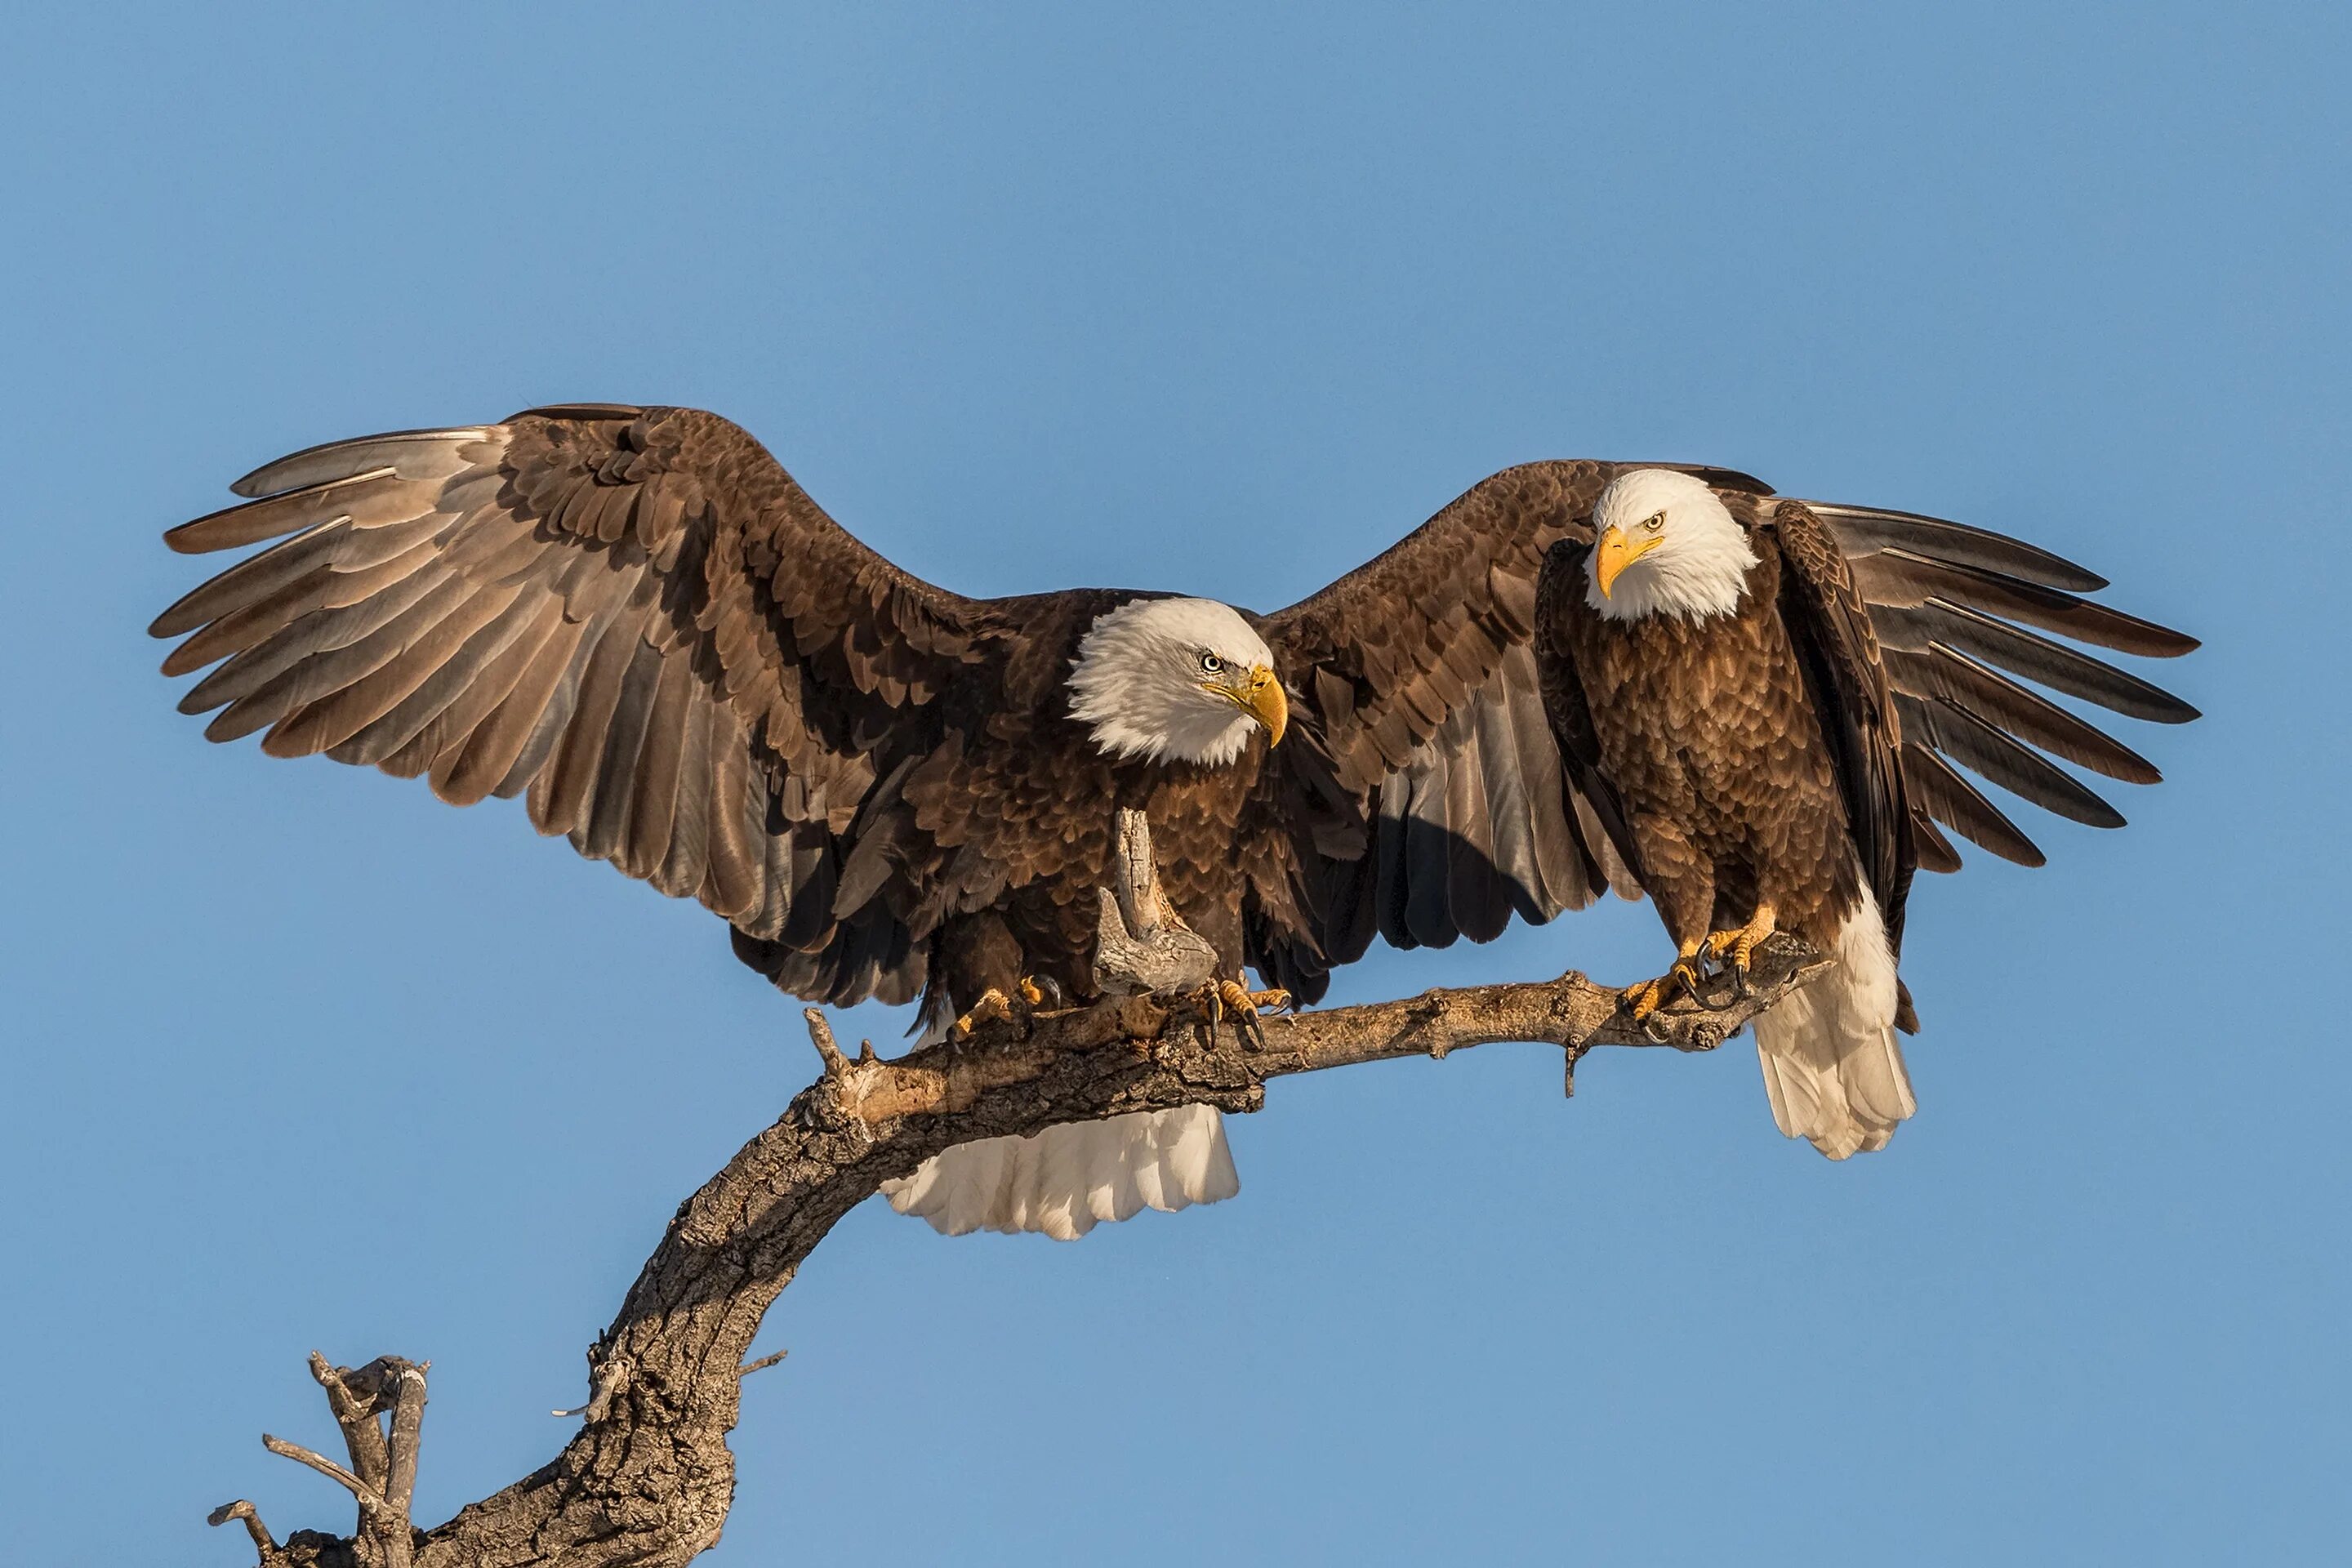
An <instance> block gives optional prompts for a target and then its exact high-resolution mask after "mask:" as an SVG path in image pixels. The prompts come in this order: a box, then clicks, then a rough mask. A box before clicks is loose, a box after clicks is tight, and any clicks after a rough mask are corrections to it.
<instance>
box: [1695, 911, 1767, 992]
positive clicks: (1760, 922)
mask: <svg viewBox="0 0 2352 1568" xmlns="http://www.w3.org/2000/svg"><path fill="white" fill-rule="evenodd" d="M1777 918H1778V917H1777V915H1776V914H1775V913H1774V911H1773V909H1772V906H1771V905H1770V904H1769V903H1759V904H1758V905H1757V906H1756V915H1755V918H1754V919H1752V920H1750V921H1748V923H1747V924H1746V925H1744V926H1736V927H1734V928H1733V929H1731V930H1730V931H1713V932H1710V933H1709V934H1708V936H1707V939H1706V952H1707V956H1708V957H1709V958H1712V959H1714V960H1715V961H1716V962H1717V963H1722V962H1723V959H1724V955H1725V954H1727V953H1728V954H1729V955H1730V957H1731V987H1732V994H1733V995H1735V996H1745V995H1747V994H1748V963H1749V961H1750V960H1751V959H1753V958H1754V957H1755V956H1756V944H1757V943H1758V942H1762V941H1763V940H1764V939H1765V938H1766V937H1768V936H1770V935H1771V934H1772V932H1773V931H1774V930H1775V929H1777V928H1776V927H1775V925H1774V923H1773V922H1774V921H1775V920H1776V919H1777Z"/></svg>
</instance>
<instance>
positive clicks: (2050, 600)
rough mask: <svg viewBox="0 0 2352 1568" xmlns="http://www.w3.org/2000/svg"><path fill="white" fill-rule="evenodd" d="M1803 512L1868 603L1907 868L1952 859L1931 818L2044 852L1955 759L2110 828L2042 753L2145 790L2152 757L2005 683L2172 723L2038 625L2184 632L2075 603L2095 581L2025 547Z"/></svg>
mask: <svg viewBox="0 0 2352 1568" xmlns="http://www.w3.org/2000/svg"><path fill="white" fill-rule="evenodd" d="M1804 507H1805V509H1806V510H1808V511H1809V512H1811V514H1812V515H1813V516H1814V517H1815V518H1817V519H1818V520H1819V521H1821V523H1822V524H1823V525H1825V526H1826V527H1827V528H1828V529H1829V531H1831V532H1832V534H1833V535H1834V536H1835V538H1836V541H1837V544H1838V548H1839V550H1840V551H1841V552H1842V553H1843V554H1844V556H1845V557H1846V559H1847V564H1848V567H1849V569H1850V570H1851V571H1852V573H1853V581H1854V585H1855V587H1856V589H1857V590H1858V591H1859V593H1860V594H1861V595H1862V598H1863V600H1864V603H1866V604H1867V605H1869V609H1870V619H1871V624H1872V626H1873V627H1874V630H1875V632H1876V634H1877V637H1878V642H1879V645H1880V647H1881V648H1882V649H1883V651H1884V655H1885V665H1886V671H1887V676H1888V679H1889V682H1890V684H1891V686H1892V688H1893V689H1894V692H1895V709H1896V712H1897V714H1898V715H1899V718H1900V721H1901V726H1902V732H1903V742H1904V752H1903V765H1904V773H1905V775H1906V781H1907V784H1908V786H1909V789H1908V793H1909V797H1910V800H1911V804H1912V806H1913V811H1914V826H1915V828H1916V830H1917V837H1918V843H1919V848H1920V864H1922V865H1924V866H1927V868H1930V869H1932V870H1939V871H1948V870H1955V869H1958V866H1959V857H1958V854H1957V853H1955V852H1954V851H1953V849H1952V847H1951V844H1950V841H1949V840H1948V839H1946V838H1945V837H1943V835H1942V834H1941V833H1940V832H1939V831H1937V826H1936V825H1937V824H1938V823H1941V824H1943V825H1944V826H1948V827H1950V828H1952V829H1953V830H1954V831H1956V832H1958V834H1959V835H1960V836H1961V837H1965V838H1967V839H1969V840H1970V841H1971V842H1973V843H1975V844H1977V845H1979V847H1983V848H1985V849H1989V850H1990V851H1991V852H1992V853H1994V854H1996V855H1999V856H2000V857H2001V858H2004V859H2008V860H2014V861H2016V862H2018V863H2019V864H2021V865H2027V866H2038V865H2040V864H2042V851H2041V850H2040V849H2039V848H2038V847H2035V845H2034V843H2033V841H2032V839H2031V838H2029V837H2027V836H2026V835H2025V833H2024V832H2023V831H2022V830H2021V829H2020V828H2019V827H2018V826H2017V825H2016V824H2015V823H2013V822H2011V820H2010V819H2009V818H2008V817H2007V816H2004V815H2002V813H2001V812H2000V808H1998V807H1997V806H1995V805H1993V804H1992V803H1991V802H1990V801H1989V800H1987V799H1986V798H1985V797H1984V795H1982V794H1980V793H1979V792H1978V791H1977V790H1976V789H1975V788H1974V787H1972V786H1971V785H1969V784H1968V783H1967V782H1966V781H1964V780H1963V779H1962V778H1961V777H1960V775H1959V774H1958V773H1956V772H1954V771H1953V769H1952V767H1951V766H1950V764H1951V763H1959V764H1960V765H1961V766H1963V767H1966V768H1968V769H1969V771H1970V772H1972V773H1977V774H1979V776H1981V777H1983V778H1985V779H1988V780H1990V781H1991V782H1992V783H1994V784H2000V786H2001V787H2002V788H2004V789H2007V790H2010V791H2012V792H2013V793H2015V794H2017V795H2022V796H2024V797H2025V798H2026V799H2028V800H2030V801H2032V802H2033V803H2034V804H2035V805H2041V806H2042V807H2044V808H2046V809H2048V810H2051V811H2054V812H2056V813H2058V814H2059V815H2061V816H2067V817H2071V818H2073V819H2074V820H2075V821H2077V822H2084V823H2088V824H2091V825H2092V826H2100V827H2118V826H2122V825H2123V821H2124V819H2123V816H2122V815H2121V814H2120V813H2118V812H2117V811H2116V809H2115V808H2114V807H2113V806H2112V805H2108V804H2107V803H2106V802H2105V800H2103V799H2101V798H2100V797H2099V796H2098V795H2096V794H2095V793H2093V792H2092V791H2091V790H2090V789H2088V788H2086V787H2085V786H2084V784H2082V783H2081V782H2080V781H2078V780H2077V779H2075V778H2074V776H2073V775H2072V774H2070V773H2066V772H2065V771H2064V770H2063V769H2061V768H2059V767H2058V766H2057V765H2056V764H2054V763H2052V762H2051V761H2049V759H2048V758H2047V757H2045V756H2044V755H2043V754H2042V753H2043V752H2049V753H2050V754H2051V755H2053V756H2057V757H2061V758H2063V759H2065V760H2066V761H2068V762H2072V763H2076V764H2078V765H2080V766H2082V767H2085V768H2088V769H2090V770H2092V771H2093V772H2095V773H2103V774H2105V776H2107V777H2109V778H2114V779H2121V780H2124V781H2126V782H2127V783H2131V784H2154V783H2156V782H2157V781H2158V779H2159V778H2160V777H2161V776H2162V775H2161V774H2160V773H2158V771H2157V768H2156V766H2155V764H2154V763H2150V762H2148V761H2147V759H2146V758H2145V757H2142V756H2140V755H2139V754H2138V753H2137V752H2134V751H2132V750H2131V749H2130V748H2129V747H2127V746H2125V745H2123V744H2122V743H2121V742H2117V741H2116V740H2115V739H2114V738H2113V737H2111V736H2109V735H2107V734H2105V733H2104V732H2103V731H2100V730H2098V729H2097V728H2095V726H2093V725H2092V724H2090V723H2088V722H2086V721H2084V720H2083V719H2081V718H2080V717H2078V716H2076V715H2075V714H2074V713H2073V712H2071V711H2069V710H2066V709H2063V708H2061V707H2060V706H2058V705H2057V704H2056V703H2054V702H2053V701H2051V700H2048V699H2047V698H2044V697H2042V696H2041V695H2040V694H2038V693H2036V692H2034V691H2033V690H2032V689H2029V688H2027V687H2026V686H2023V685H2021V684H2020V683H2019V682H2018V681H2016V680H2012V679H2010V676H2011V675H2016V676H2022V677H2024V678H2025V679H2027V680H2031V681H2033V682H2036V683H2037V684H2039V685H2042V686H2044V687H2047V688H2049V689H2052V690H2053V691H2058V692H2062V693H2063V694H2065V695H2067V696H2070V697H2074V698H2078V699H2081V700H2084V701H2087V702H2092V703H2095V704H2097V705H2098V706H2100V707H2102V708H2105V709H2107V710H2111V711H2114V712H2116V713H2121V714H2125V715H2126V716H2128V717H2131V718H2135V719H2147V720H2151V721H2155V722H2158V723H2164V724H2178V723H2181V722H2184V721H2188V720H2190V719H2194V718H2195V717H2197V710H2195V709H2194V708H2191V707H2190V706H2189V704H2188V703H2186V702H2183V701H2181V700H2179V698H2177V697H2175V696H2173V695H2172V694H2170V693H2169V692H2167V691H2165V690H2162V689H2159V688H2158V687H2156V686H2153V685H2151V684H2149V683H2148V682H2147V681H2145V680H2142V679H2139V678H2138V677H2137V676H2134V675H2130V674H2126V672H2125V671H2123V670H2120V669H2117V668H2115V667H2113V666H2112V665H2109V664H2106V663H2105V662H2103V661H2101V660H2099V659H2096V658H2091V657H2090V656H2088V655H2087V654H2084V653H2082V652H2080V651H2079V650H2077V649H2075V648H2073V647H2068V646H2066V645H2065V644H2064V643H2061V642H2058V641H2055V640H2053V638H2052V637H2045V636H2042V633H2043V632H2054V633H2057V634H2059V635H2061V636H2063V637H2070V638H2072V639H2074V641H2076V642H2081V643H2088V644H2091V645H2093V646H2095V647H2105V648H2114V649H2116V650H2119V651H2121V652H2125V653H2133V654H2138V655H2142V656H2144V657H2147V658H2173V657H2175V656H2178V655H2179V654H2184V653H2187V652H2189V650H2190V649H2192V648H2194V647H2196V646H2197V641H2196V639H2195V638H2193V637H2185V636H2183V635H2182V634H2180V633H2179V632H2176V631H2171V630H2169V629H2168V628H2166V627H2164V626H2157V625H2154V624H2153V623H2151V622H2148V621H2144V620H2141V619H2139V618H2138V617H2137V616H2127V615H2125V614H2124V613H2123V612H2121V611H2119V610H2115V609H2111V608H2109V607H2108V606H2106V605H2100V604H2095V603H2093V602H2092V601H2090V600H2088V599H2085V598H2083V597H2082V596H2081V595H2084V594H2087V593H2092V592H2095V591H2096V590H2097V589H2099V588H2102V587H2105V585H2106V584H2105V578H2103V577H2101V576H2099V575H2098V574H2096V573H2095V572H2091V571H2088V570H2086V569H2085V568H2084V567H2081V566H2078V565H2076V564H2075V563H2073V562H2071V561H2067V560H2064V559H2063V558H2061V557H2059V556H2056V555H2053V554H2052V553H2050V552H2048V551H2046V550H2042V549H2041V548H2039V547H2038V546H2035V545H2032V544H2027V543H2025V542H2022V541H2020V540H2015V539H2011V538H2009V537H2007V536H2006V535H2003V534H1999V533H1992V532H1989V531H1986V530H1983V529H1978V528H1970V527H1968V526H1967V525H1965V524H1962V523H1957V522H1949V521H1945V520H1943V519H1940V518H1933V517H1923V516H1920V515H1919V514H1917V513H1916V512H1900V511H1888V510H1881V509H1877V508H1872V507H1858V506H1849V505H1843V504H1838V503H1832V502H1825V501H1807V502H1805V503H1804ZM2032 628H2038V629H2032ZM2003 671H2007V672H2008V673H2007V674H2004V673H2002V672H2003ZM2037 748H2038V749H2037Z"/></svg>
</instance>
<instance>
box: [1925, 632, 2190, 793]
mask: <svg viewBox="0 0 2352 1568" xmlns="http://www.w3.org/2000/svg"><path fill="white" fill-rule="evenodd" d="M1885 658H1886V671H1887V674H1888V675H1890V676H1891V677H1893V678H1894V681H1895V689H1896V690H1898V691H1904V692H1907V693H1909V694H1910V695H1911V696H1914V697H1920V698H1939V699H1941V700H1943V701H1945V702H1947V703H1949V704H1950V705H1951V706H1953V707H1955V708H1958V709H1960V710H1962V711H1964V712H1967V713H1970V714H1973V715H1974V716H1975V717H1977V718H1979V719H1981V720H1983V721H1985V722H1987V723H1989V724H1991V725H1993V726H1994V727H1995V728H1997V729H2000V730H2002V731H2007V732H2008V733H2010V734H2011V735H2014V736H2015V737H2016V738H2017V739H2019V740H2021V741H2024V742H2028V743H2030V744H2032V745H2036V746H2039V747H2041V748H2042V750H2043V751H2045V752H2052V753H2053V754H2055V755H2057V756H2061V757H2063V758H2065V759H2066V760H2067V761H2068V762H2070V763H2080V764H2081V765H2082V766H2084V767H2086V768H2089V769H2091V770H2093V771H2094V772H2095V773H2105V774H2106V775H2107V777H2109V778H2111V779H2120V780H2122V781H2123V782H2124V783H2126V784H2159V783H2161V782H2163V778H2164V775H2163V774H2162V773H2158V771H2157V767H2156V764H2155V763H2151V762H2149V761H2148V760H2147V758H2146V757H2143V756H2141V755H2140V754H2139V753H2138V752H2135V751H2133V750H2132V749H2131V748H2130V747H2129V746H2126V745H2124V744H2123V743H2122V742H2118V741H2116V740H2113V739H2111V738H2110V737H2108V736H2107V735H2105V733H2103V732H2101V731H2098V730H2095V729H2093V728H2092V727H2091V726H2090V725H2088V724H2086V723H2084V721H2082V720H2080V719H2077V718H2076V717H2074V715H2073V714H2072V713H2069V712H2067V711H2066V710H2064V709H2063V708H2061V707H2059V706H2058V705H2057V704H2056V703H2054V702H2052V701H2050V700H2048V699H2047V698H2043V697H2039V696H2036V695H2035V694H2034V693H2032V692H2031V691H2028V690H2027V689H2025V688H2024V687H2022V686H2020V685H2018V684H2017V683H2016V682H2014V681H2011V680H2009V679H2005V678H2003V677H2001V676H2000V675H1997V674H1995V673H1994V672H1993V671H1991V670H1990V669H1988V668H1985V667H1984V666H1983V665H1980V664H1979V663H1977V662H1976V661H1975V660H1974V659H1972V658H1967V657H1966V656H1965V655H1962V654H1959V653H1957V652H1955V651H1954V650H1952V649H1951V648H1948V647H1945V646H1943V645H1942V644H1941V643H1931V644H1929V645H1928V647H1927V651H1926V652H1924V653H1908V652H1905V651H1903V650H1901V649H1896V648H1889V649H1886V650H1885Z"/></svg>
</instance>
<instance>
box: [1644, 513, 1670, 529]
mask: <svg viewBox="0 0 2352 1568" xmlns="http://www.w3.org/2000/svg"><path fill="white" fill-rule="evenodd" d="M1665 526H1666V514H1665V513H1664V512H1662V511H1654V512H1652V513H1651V514H1650V515H1649V516H1648V517H1646V518H1644V519H1643V521H1642V528H1643V531H1644V532H1648V533H1655V532H1657V531H1658V530H1660V529H1662V528H1664V527H1665Z"/></svg>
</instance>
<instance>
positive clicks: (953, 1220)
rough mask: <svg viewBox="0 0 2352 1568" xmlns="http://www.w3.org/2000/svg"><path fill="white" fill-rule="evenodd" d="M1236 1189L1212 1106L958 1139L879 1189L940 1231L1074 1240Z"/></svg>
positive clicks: (1222, 1129) (1220, 1124)
mask: <svg viewBox="0 0 2352 1568" xmlns="http://www.w3.org/2000/svg"><path fill="white" fill-rule="evenodd" d="M1241 1190H1242V1183H1241V1177H1240V1176H1239V1175H1238V1174H1237V1173H1235V1172H1234V1155H1233V1150H1232V1149H1231V1148H1229V1147H1228V1146H1227V1145H1226V1142H1225V1119H1224V1117H1223V1115H1222V1114H1220V1113H1219V1112H1218V1110H1217V1109H1216V1108H1215V1107H1214V1106H1209V1105H1185V1106H1180V1107H1178V1108H1177V1109H1176V1110H1141V1111H1137V1112H1135V1113H1133V1114H1132V1115H1128V1116H1114V1117H1111V1118H1110V1119H1108V1121H1076V1122H1072V1123H1070V1124H1069V1125H1067V1126H1064V1127H1049V1128H1047V1129H1046V1130H1045V1131H1043V1132H1040V1133H1037V1134H1036V1135H1034V1137H1029V1138H983V1139H982V1140H980V1141H979V1142H976V1143H960V1144H958V1145H956V1147H954V1148H952V1149H949V1150H946V1151H944V1152H940V1153H938V1154H934V1155H932V1156H931V1157H930V1158H929V1160H926V1161H925V1162H923V1163H922V1165H921V1167H920V1168H919V1169H918V1170H917V1171H916V1172H915V1173H914V1174H913V1175H911V1176H908V1177H905V1178H904V1179H902V1180H899V1181H895V1182H885V1183H883V1184H882V1192H883V1195H884V1196H886V1197H887V1198H888V1199H889V1200H890V1206H891V1207H892V1208H894V1209H897V1210H898V1212H899V1213H900V1214H911V1215H920V1216H921V1217H922V1218H923V1219H925V1220H928V1221H929V1223H930V1226H931V1228H932V1229H933V1230H936V1231H939V1232H940V1233H941V1234H942V1235H946V1236H962V1235H965V1234H967V1233H968V1232H971V1231H975V1230H1003V1231H1020V1230H1034V1231H1043V1232H1044V1233H1045V1235H1047V1236H1050V1237H1053V1238H1054V1239H1055V1240H1056V1241H1076V1239H1077V1238H1078V1237H1082V1236H1084V1235H1086V1233H1087V1232H1088V1231H1090V1230H1092V1229H1094V1227H1095V1225H1096V1223H1097V1221H1100V1220H1107V1219H1109V1220H1119V1219H1127V1218H1129V1217H1130V1216H1132V1215H1136V1214H1138V1213H1139V1212H1140V1211H1142V1210H1144V1209H1146V1208H1155V1209H1160V1210H1161V1211H1163V1212H1167V1213H1173V1212H1174V1211H1176V1210H1177V1209H1181V1208H1184V1207H1187V1206H1188V1205H1192V1204H1213V1203H1215V1202H1217V1201H1218V1200H1220V1199H1222V1198H1229V1197H1232V1196H1233V1195H1234V1194H1235V1193H1238V1192H1240V1191H1241Z"/></svg>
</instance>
